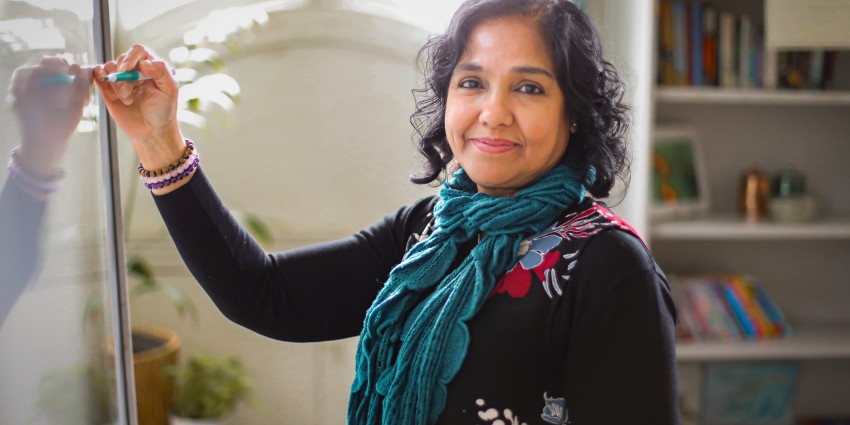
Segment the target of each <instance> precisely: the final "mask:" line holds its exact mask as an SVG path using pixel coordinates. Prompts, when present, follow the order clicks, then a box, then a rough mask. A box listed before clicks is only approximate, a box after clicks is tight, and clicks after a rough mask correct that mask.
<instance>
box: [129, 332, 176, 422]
mask: <svg viewBox="0 0 850 425" xmlns="http://www.w3.org/2000/svg"><path fill="white" fill-rule="evenodd" d="M132 337H133V368H134V372H133V376H134V378H135V380H136V409H137V412H138V420H139V424H140V425H168V423H169V418H168V416H169V413H168V412H170V411H171V403H172V396H173V385H172V382H171V379H169V378H168V377H166V376H165V375H164V374H163V373H162V368H163V367H165V366H166V365H170V364H175V363H177V355H178V352H179V350H180V338H178V337H177V334H176V333H174V332H172V331H170V330H168V329H162V328H154V327H148V326H133V329H132Z"/></svg>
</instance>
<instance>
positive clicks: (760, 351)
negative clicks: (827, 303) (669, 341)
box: [676, 325, 850, 362]
mask: <svg viewBox="0 0 850 425" xmlns="http://www.w3.org/2000/svg"><path fill="white" fill-rule="evenodd" d="M676 357H677V359H678V360H679V361H685V362H709V361H732V360H754V361H772V360H848V361H850V329H848V328H846V327H841V326H835V325H823V326H808V327H805V326H804V327H799V328H797V329H795V330H794V333H793V334H792V335H791V336H789V337H787V338H777V339H768V340H762V341H734V342H681V343H679V344H677V346H676Z"/></svg>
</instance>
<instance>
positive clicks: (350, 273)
mask: <svg viewBox="0 0 850 425" xmlns="http://www.w3.org/2000/svg"><path fill="white" fill-rule="evenodd" d="M430 200H431V198H425V199H422V200H420V201H418V202H416V203H414V204H412V205H411V206H409V207H406V208H402V209H400V210H399V211H398V212H397V213H396V214H393V215H389V216H386V217H385V218H384V219H383V220H381V221H379V222H378V223H376V224H375V225H373V226H371V227H369V228H367V229H365V230H362V231H360V232H358V233H357V234H355V235H353V236H351V237H348V238H345V239H341V240H337V241H333V242H327V243H323V244H320V245H313V246H309V247H305V248H300V249H295V250H291V251H287V252H282V253H276V254H267V253H266V252H265V251H264V250H263V249H262V247H260V245H259V244H257V243H256V242H255V241H254V239H253V238H252V237H251V236H250V235H249V234H248V233H247V232H246V231H245V230H244V229H243V228H242V227H240V226H239V225H238V223H237V222H236V221H235V220H234V218H233V217H232V216H231V214H230V213H229V212H228V210H227V208H226V207H225V206H224V205H223V203H222V201H221V199H220V198H219V197H218V195H217V194H216V193H215V191H214V190H213V188H212V186H211V185H210V182H209V180H208V179H207V177H206V176H205V175H204V174H203V170H200V169H199V170H198V172H197V174H196V175H195V177H194V178H193V179H192V181H191V182H189V183H188V184H187V185H186V186H184V187H182V188H180V189H179V190H176V191H174V192H172V193H169V194H167V195H164V196H154V201H155V202H156V205H157V207H158V209H159V211H160V213H161V214H162V217H163V219H164V220H165V223H166V226H167V227H168V231H169V233H170V234H171V237H172V238H173V239H174V242H175V244H176V245H177V249H178V251H179V252H180V255H181V256H182V258H183V261H184V262H185V263H186V265H187V266H188V268H189V270H190V271H191V272H192V275H193V276H194V277H195V279H196V280H197V281H198V282H200V284H201V286H203V288H204V290H205V291H206V292H207V294H208V295H209V296H210V298H212V300H213V302H214V303H215V304H216V306H217V307H218V308H219V310H221V312H222V313H223V314H224V315H225V316H227V317H228V318H229V319H231V320H232V321H234V322H236V323H238V324H240V325H242V326H245V327H247V328H249V329H251V330H254V331H256V332H258V333H260V334H263V335H266V336H268V337H271V338H275V339H281V340H286V341H298V342H304V341H324V340H332V339H339V338H346V337H351V336H356V335H358V334H359V333H360V329H361V327H362V325H363V318H364V317H365V313H366V309H367V308H368V307H369V306H370V305H371V303H372V300H373V299H374V297H375V296H376V295H377V293H378V291H379V290H380V288H381V286H382V285H383V282H384V281H385V280H386V278H387V276H388V275H389V271H390V269H391V268H392V267H393V266H394V265H395V264H396V263H398V262H399V261H401V258H402V255H403V254H404V246H405V243H406V241H407V238H408V235H410V234H411V233H412V232H413V231H414V229H415V228H416V227H418V226H420V225H422V224H424V219H425V215H426V214H427V213H428V212H429V209H430V206H431V203H430Z"/></svg>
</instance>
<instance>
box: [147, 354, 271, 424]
mask: <svg viewBox="0 0 850 425" xmlns="http://www.w3.org/2000/svg"><path fill="white" fill-rule="evenodd" d="M163 371H164V373H165V375H166V376H168V377H170V378H172V379H173V384H174V398H173V403H172V406H171V425H192V424H194V425H199V424H207V425H213V424H220V423H221V421H222V420H223V419H224V418H226V417H227V416H229V415H230V414H231V413H233V411H234V410H235V408H236V406H237V405H238V404H239V403H240V402H246V403H249V404H252V405H255V406H256V402H255V401H254V400H253V399H252V398H251V390H252V387H253V379H252V378H251V376H250V374H249V373H248V371H247V370H246V369H245V367H244V366H243V365H242V362H241V361H240V360H239V359H238V358H237V357H235V356H227V357H219V356H214V355H212V354H208V353H197V354H194V355H192V356H190V357H189V358H188V359H187V360H186V361H185V362H183V363H177V364H173V365H169V366H166V367H165V368H164V370H163Z"/></svg>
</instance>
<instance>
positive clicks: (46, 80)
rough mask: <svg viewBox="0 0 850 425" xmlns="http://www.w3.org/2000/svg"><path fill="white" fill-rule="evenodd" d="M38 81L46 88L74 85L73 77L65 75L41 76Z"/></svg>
mask: <svg viewBox="0 0 850 425" xmlns="http://www.w3.org/2000/svg"><path fill="white" fill-rule="evenodd" d="M39 81H41V84H44V85H46V86H64V85H66V84H73V83H74V76H73V75H67V74H53V75H45V76H42V77H41V78H40V79H39Z"/></svg>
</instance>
